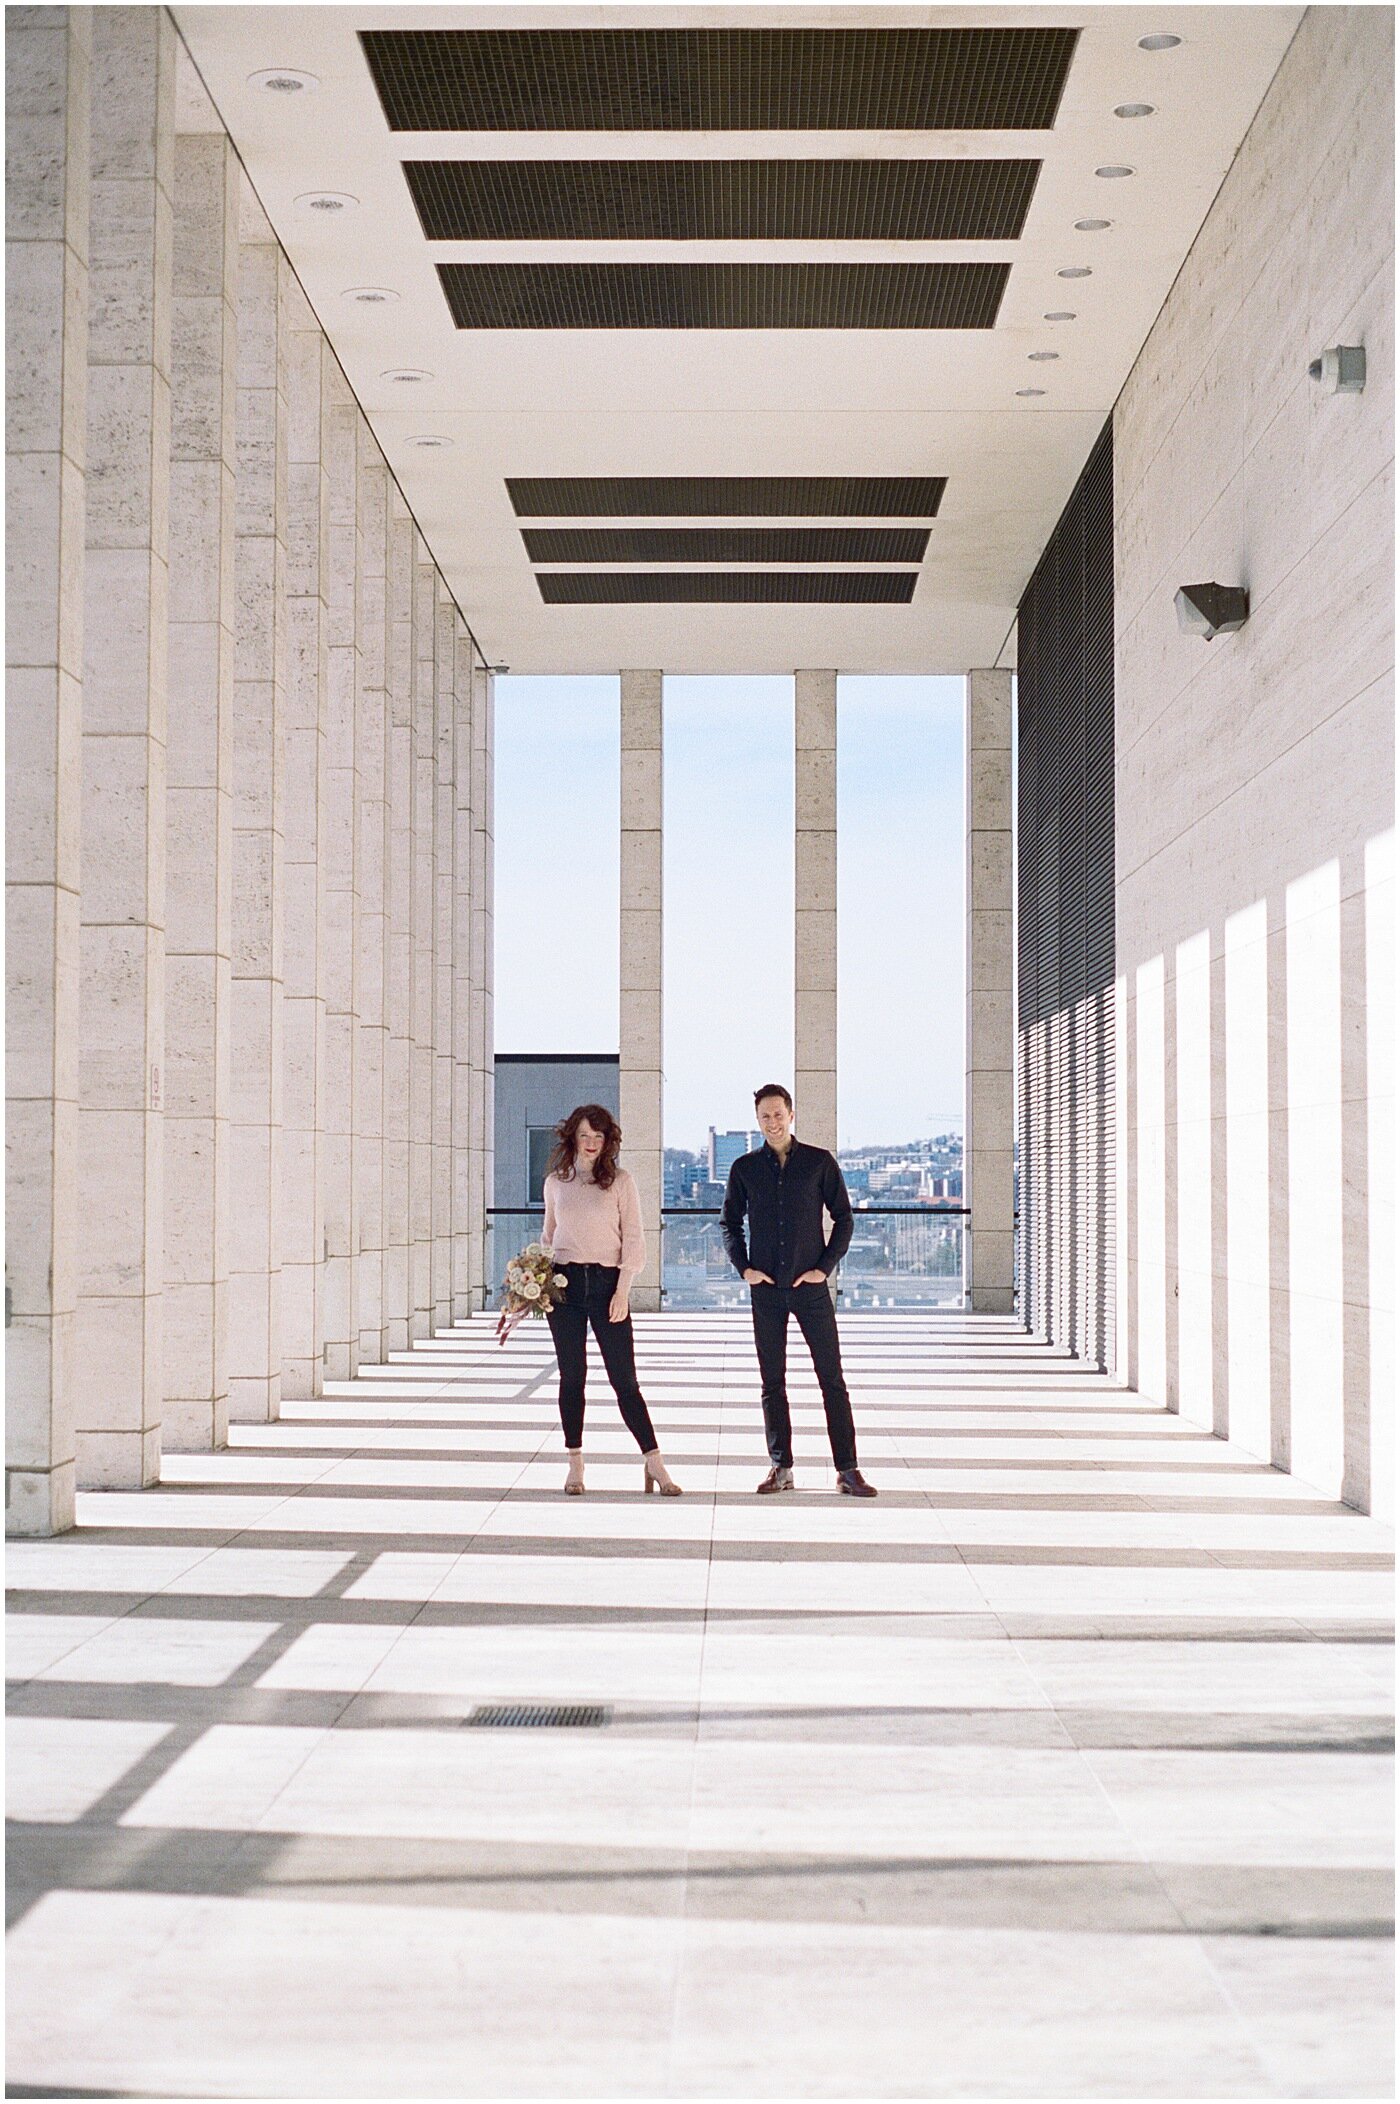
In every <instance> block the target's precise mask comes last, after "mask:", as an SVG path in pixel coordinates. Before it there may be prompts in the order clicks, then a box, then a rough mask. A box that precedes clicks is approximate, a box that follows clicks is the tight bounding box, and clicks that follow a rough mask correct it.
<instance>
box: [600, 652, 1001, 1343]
mask: <svg viewBox="0 0 1400 2104" xmlns="http://www.w3.org/2000/svg"><path fill="white" fill-rule="evenodd" d="M663 685H664V676H663V674H662V673H661V672H659V671H628V672H624V673H623V674H622V676H621V711H622V763H621V764H622V782H621V896H622V909H621V928H620V945H619V947H620V958H621V974H620V1004H619V1007H620V1055H619V1102H620V1112H619V1118H620V1123H621V1125H622V1130H623V1134H624V1142H623V1160H624V1161H625V1163H626V1165H627V1167H628V1168H629V1169H630V1170H631V1172H632V1174H633V1176H634V1177H635V1178H636V1181H637V1186H638V1196H639V1198H640V1201H641V1208H642V1221H643V1227H644V1231H645V1234H646V1239H647V1261H646V1270H645V1272H644V1274H643V1276H642V1278H641V1279H640V1280H639V1282H638V1284H637V1285H636V1286H635V1287H634V1288H633V1294H632V1298H633V1302H634V1305H635V1306H636V1307H637V1308H639V1309H642V1310H647V1309H655V1308H658V1307H660V1305H661V1291H660V1280H661V1265H662V1213H661V1193H662V1159H663V1157H662V1110H663V1093H664V1076H663V1059H662V1044H663V1031H662V931H663V914H662V840H663V765H662V751H663V746H662V740H663V704H662V689H663ZM793 701H794V865H795V866H794V876H795V885H794V902H795V913H794V947H795V955H794V977H793V985H794V1014H793V1040H794V1059H793V1095H794V1099H795V1102H796V1106H797V1121H798V1129H799V1131H800V1133H801V1135H802V1137H803V1139H804V1140H806V1141H808V1142H809V1143H811V1144H812V1145H814V1146H818V1147H828V1148H830V1149H831V1150H832V1151H833V1152H834V1151H835V1149H836V1140H837V1121H836V1093H837V998H836V996H837V933H836V930H837V888H836V873H837V812H836V736H837V674H836V673H835V672H834V671H830V670H801V671H798V672H797V673H796V674H795V675H794V696H793ZM1011 708H1012V676H1011V674H1010V672H1009V671H1003V670H985V671H976V672H972V673H970V674H969V675H968V679H967V708H966V738H965V752H966V800H965V813H966V842H967V865H966V915H967V929H966V963H967V996H966V1098H965V1123H964V1134H963V1192H964V1197H963V1203H964V1205H965V1206H966V1207H967V1208H968V1212H969V1216H970V1217H969V1219H968V1222H967V1228H966V1238H965V1242H964V1250H965V1258H964V1267H965V1279H966V1285H967V1295H968V1304H969V1306H970V1307H972V1308H974V1309H977V1310H980V1311H983V1312H986V1313H997V1314H1005V1313H1009V1312H1010V1311H1011V1309H1012V1307H1013V1303H1014V1230H1015V1171H1014V1142H1015V1049H1016V1046H1015V1017H1014V1013H1013V996H1012V987H1013V966H1014V955H1013V932H1012V927H1013V918H1012V883H1013V873H1012V846H1011V837H1012V836H1011V823H1012V782H1011Z"/></svg>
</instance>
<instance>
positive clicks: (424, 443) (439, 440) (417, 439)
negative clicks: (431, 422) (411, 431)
mask: <svg viewBox="0 0 1400 2104" xmlns="http://www.w3.org/2000/svg"><path fill="white" fill-rule="evenodd" d="M408 443H409V444H410V445H411V446H421V447H422V448H423V449H424V451H425V452H429V453H433V452H441V451H442V450H443V449H444V448H445V447H447V446H450V445H451V443H452V441H451V439H450V438H444V437H443V435H442V433H441V432H440V431H419V432H417V433H415V435H414V436H413V437H412V438H411V439H410V440H409V441H408Z"/></svg>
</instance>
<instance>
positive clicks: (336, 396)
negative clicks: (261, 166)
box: [322, 343, 360, 1381]
mask: <svg viewBox="0 0 1400 2104" xmlns="http://www.w3.org/2000/svg"><path fill="white" fill-rule="evenodd" d="M322 360H323V372H324V377H323V385H324V388H325V391H326V402H327V418H326V430H327V446H328V451H327V468H328V480H329V486H330V506H331V510H330V532H331V540H330V566H329V573H328V582H329V593H330V597H329V603H328V617H329V622H330V628H329V643H330V649H329V653H328V670H327V680H328V684H327V690H326V692H327V708H326V770H327V771H326V811H327V827H326V857H325V859H326V876H325V894H324V898H325V922H324V927H325V935H324V944H325V961H324V968H325V981H326V1109H325V1116H324V1118H323V1121H322V1122H323V1138H322V1145H323V1148H324V1161H325V1198H324V1203H325V1221H326V1240H325V1252H326V1261H325V1278H324V1286H323V1310H322V1334H323V1337H324V1343H325V1372H326V1377H327V1379H329V1380H333V1381H348V1380H350V1379H352V1378H353V1376H354V1374H355V1372H356V1369H357V1367H358V1365H359V1354H360V1323H359V1292H358V1272H359V1259H360V1223H359V1216H358V1211H357V1207H356V1190H355V1130H356V1126H357V1124H358V1119H359V1102H358V1087H357V1076H356V1049H357V1044H356V1040H357V1017H358V1012H359V985H358V975H357V963H358V958H357V946H358V932H359V931H358V921H357V907H356V898H355V835H356V827H357V822H358V818H359V802H360V792H359V780H358V776H357V774H356V769H355V704H356V696H357V694H358V692H359V684H360V667H359V628H358V609H357V606H356V596H355V595H356V585H357V579H358V572H359V503H358V473H357V462H356V436H355V434H356V426H357V424H358V423H359V418H360V411H359V406H358V404H357V403H356V401H355V398H354V396H353V395H352V394H351V392H350V388H349V385H348V384H347V382H346V379H345V375H344V374H343V373H342V372H341V370H340V366H339V365H338V363H337V362H336V360H335V357H334V355H333V354H332V352H331V349H330V346H329V344H324V343H323V345H322Z"/></svg>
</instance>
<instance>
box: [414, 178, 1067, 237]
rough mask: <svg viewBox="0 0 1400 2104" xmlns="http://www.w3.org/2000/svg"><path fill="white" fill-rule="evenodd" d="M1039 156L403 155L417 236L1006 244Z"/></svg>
mask: <svg viewBox="0 0 1400 2104" xmlns="http://www.w3.org/2000/svg"><path fill="white" fill-rule="evenodd" d="M1039 173H1040V163H1039V161H846V160H827V161H406V162H405V163H404V174H405V176H406V177H407V179H408V187H409V191H410V193H411V195H412V198H413V202H414V204H415V205H416V206H417V209H418V217H419V219H420V220H421V222H422V226H423V232H424V233H425V234H426V236H427V237H428V239H429V240H430V241H1014V240H1016V239H1017V238H1018V237H1019V235H1020V232H1021V229H1022V227H1023V226H1024V224H1025V219H1026V213H1027V211H1028V209H1029V207H1030V201H1031V196H1032V193H1033V191H1034V189H1035V184H1036V177H1037V176H1038V175H1039Z"/></svg>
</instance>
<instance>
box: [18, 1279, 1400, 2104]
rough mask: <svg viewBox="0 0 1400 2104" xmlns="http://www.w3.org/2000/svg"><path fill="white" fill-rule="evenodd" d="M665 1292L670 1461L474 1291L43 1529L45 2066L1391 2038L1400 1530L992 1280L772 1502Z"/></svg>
mask: <svg viewBox="0 0 1400 2104" xmlns="http://www.w3.org/2000/svg"><path fill="white" fill-rule="evenodd" d="M638 1327H639V1332H640V1345H641V1354H640V1355H641V1362H642V1370H643V1382H644V1386H645V1388H646V1390H647V1393H648V1395H649V1397H650V1399H651V1402H652V1406H653V1412H654V1415H655V1417H656V1420H657V1423H658V1428H659V1430H660V1433H661V1438H662V1443H663V1447H664V1450H665V1452H666V1454H667V1456H668V1459H669V1460H670V1463H671V1465H672V1467H673V1469H674V1471H675V1473H676V1476H677V1478H678V1479H679V1480H680V1481H681V1482H682V1483H683V1484H684V1485H685V1488H686V1491H687V1493H688V1495H687V1496H686V1497H685V1498H683V1499H681V1500H679V1501H675V1500H672V1501H665V1500H662V1499H659V1498H655V1497H652V1498H646V1499H643V1498H642V1497H641V1496H640V1495H638V1493H639V1490H640V1468H639V1465H638V1464H637V1462H636V1461H635V1460H634V1459H633V1458H632V1452H631V1448H630V1442H629V1440H628V1439H627V1436H626V1434H625V1432H624V1431H623V1428H622V1426H621V1423H620V1421H619V1419H618V1417H617V1415H616V1412H615V1410H614V1408H613V1406H612V1403H611V1399H610V1398H609V1397H608V1396H607V1393H606V1389H605V1388H603V1389H602V1392H601V1393H598V1392H597V1391H596V1388H595V1392H594V1395H593V1401H592V1405H591V1423H590V1430H589V1438H588V1451H589V1457H590V1458H589V1492H588V1495H587V1496H586V1497H585V1498H583V1499H565V1498H563V1497H562V1496H561V1495H560V1494H559V1493H560V1485H561V1483H562V1479H563V1464H562V1461H561V1459H560V1456H559V1451H558V1449H559V1436H558V1429H557V1423H556V1420H555V1416H554V1410H553V1403H552V1396H553V1380H552V1366H551V1360H550V1354H549V1345H548V1338H547V1336H545V1335H544V1333H543V1331H542V1330H541V1331H533V1332H526V1333H522V1334H517V1336H516V1337H515V1338H514V1339H512V1341H511V1344H510V1345H509V1347H508V1348H507V1350H506V1351H505V1352H500V1351H498V1350H497V1349H496V1348H495V1347H494V1345H493V1343H492V1332H491V1323H490V1321H489V1319H486V1320H481V1319H479V1320H477V1321H476V1322H474V1323H473V1324H471V1325H469V1326H468V1327H466V1328H464V1329H459V1330H458V1331H456V1332H454V1333H453V1334H452V1335H451V1336H450V1337H446V1338H440V1339H438V1340H436V1341H435V1342H434V1343H432V1344H429V1345H424V1346H422V1347H420V1348H419V1349H418V1350H416V1351H415V1352H414V1353H412V1354H411V1355H410V1356H408V1357H406V1358H404V1359H402V1360H400V1361H398V1362H396V1363H395V1364H393V1365H392V1366H390V1367H387V1368H383V1369H377V1370H373V1371H371V1372H370V1373H369V1374H368V1375H366V1376H364V1377H362V1378H361V1379H360V1380H359V1381H358V1382H355V1383H354V1384H348V1385H344V1386H340V1387H338V1388H336V1390H335V1391H334V1392H333V1393H332V1394H330V1395H328V1396H327V1397H326V1398H325V1399H324V1400H322V1401H318V1402H315V1403H298V1404H289V1405H288V1406H287V1408H286V1410H285V1413H284V1417H283V1420H282V1422H281V1423H280V1424H277V1425H272V1426H264V1427H240V1428H237V1429H236V1430H235V1434H234V1444H233V1446H232V1447H231V1449H230V1451H229V1452H227V1453H221V1454H217V1455H214V1456H210V1457H199V1458H196V1457H180V1456H175V1457H171V1458H170V1459H168V1460H167V1463H166V1466H165V1472H164V1481H163V1483H162V1486H161V1487H160V1489H159V1490H155V1491H151V1492H147V1493H145V1494H141V1495H128V1494H104V1495H88V1496H85V1497H84V1498H82V1499H81V1500H80V1518H81V1525H80V1527H79V1529H78V1530H77V1532H76V1533H74V1534H73V1535H71V1536H68V1537H66V1538H64V1539H62V1540H59V1541H55V1542H49V1543H29V1544H17V1545H12V1546H11V1549H10V1557H9V1577H10V1584H11V1587H12V1589H13V1590H12V1597H11V1606H12V1614H11V1620H10V1653H9V1659H10V1676H11V1683H12V1685H11V1696H10V1717H11V1721H10V1725H9V1733H10V1739H9V1747H10V1798H11V1807H10V1808H11V1814H12V1819H13V1822H14V1823H13V1825H12V1828H11V1845H10V1878H11V1904H10V1914H11V1923H12V1926H11V1930H10V2070H9V2071H10V2078H11V2082H12V2084H13V2085H15V2088H14V2089H12V2091H11V2093H12V2094H14V2093H16V2092H18V2093H20V2094H26V2093H27V2094H49V2095H64V2096H67V2095H72V2094H74V2093H75V2092H76V2093H79V2094H82V2093H87V2094H102V2095H113V2094H116V2095H135V2096H167V2097H169V2096H178V2097H235V2096H236V2097H242V2096H259V2097H342V2096H344V2097H396V2098H402V2097H438V2096H443V2097H452V2096H461V2097H482V2096H486V2097H624V2096H627V2097H631V2096H649V2097H672V2096H675V2097H703V2096H726V2097H728V2096H736V2095H737V2096H744V2097H812V2096H836V2097H857V2096H858V2097H883V2096H899V2097H968V2098H972V2097H987V2098H990V2097H1021V2098H1047V2097H1054V2098H1077V2097H1192V2098H1223V2097H1379V2096H1384V2095H1389V2094H1390V2093H1391V2072H1390V2065H1389V2018H1388V2009H1387V2003H1388V1996H1389V1984H1390V1967H1391V1945H1390V1943H1389V1941H1388V1940H1387V1939H1388V1937H1389V1933H1390V1929H1389V1919H1390V1888H1389V1878H1388V1871H1387V1864H1388V1861H1389V1848H1388V1833H1387V1829H1388V1826H1389V1821H1390V1812H1391V1786H1390V1774H1389V1770H1390V1762H1389V1759H1388V1748H1389V1745H1390V1724H1389V1715H1390V1680H1389V1664H1390V1657H1389V1650H1388V1639H1389V1614H1390V1577H1389V1555H1388V1550H1389V1540H1388V1538H1387V1537H1386V1535H1385V1534H1384V1532H1383V1530H1381V1529H1380V1528H1379V1527H1377V1526H1376V1525H1374V1524H1373V1523H1372V1522H1370V1521H1369V1520H1366V1519H1364V1518H1361V1517H1359V1516H1358V1515H1356V1514H1355V1513H1351V1512H1348V1511H1346V1510H1345V1509H1344V1508H1343V1507H1341V1506H1338V1505H1333V1504H1329V1503H1327V1502H1325V1501H1323V1500H1322V1499H1320V1498H1318V1497H1317V1496H1316V1495H1315V1494H1313V1493H1311V1492H1310V1491H1309V1490H1308V1489H1307V1488H1306V1487H1305V1486H1302V1485H1300V1484H1298V1483H1295V1482H1293V1481H1291V1480H1290V1479H1289V1478H1288V1477H1285V1476H1281V1475H1277V1474H1275V1473H1273V1472H1272V1471H1271V1470H1269V1469H1268V1468H1266V1467H1264V1466H1263V1465H1261V1464H1260V1463H1258V1462H1257V1461H1254V1460H1251V1459H1249V1458H1248V1457H1247V1456H1245V1455H1243V1454H1241V1453H1239V1452H1237V1451H1236V1450H1234V1449H1232V1448H1231V1447H1229V1446H1226V1445H1224V1444H1222V1443H1221V1442H1219V1441H1217V1440H1213V1439H1211V1438H1209V1437H1208V1436H1207V1435H1206V1434H1204V1433H1202V1432H1201V1431H1200V1430H1198V1429H1197V1428H1195V1427H1193V1426H1191V1425H1189V1424H1185V1423H1183V1422H1182V1421H1181V1420H1179V1419H1177V1418H1173V1417H1169V1416H1167V1415H1166V1414H1164V1413H1163V1412H1162V1411H1160V1410H1158V1409H1156V1408H1154V1407H1152V1406H1150V1405H1148V1404H1145V1403H1143V1402H1142V1401H1141V1400H1140V1399H1139V1398H1137V1397H1135V1396H1132V1395H1127V1394H1124V1393H1123V1392H1121V1391H1118V1390H1115V1389H1113V1388H1112V1387H1111V1386H1110V1385H1109V1384H1108V1383H1107V1382H1105V1381H1103V1380H1101V1379H1095V1378H1093V1377H1091V1376H1087V1375H1085V1374H1084V1373H1083V1372H1081V1371H1079V1370H1077V1369H1075V1368H1074V1367H1073V1366H1072V1365H1070V1364H1069V1363H1067V1362H1066V1361H1065V1360H1063V1359H1060V1358H1056V1357H1055V1356H1053V1355H1051V1354H1049V1353H1047V1352H1046V1351H1045V1350H1043V1349H1041V1348H1038V1347H1036V1346H1034V1345H1032V1344H1030V1343H1029V1342H1028V1341H1026V1340H1025V1339H1024V1338H1022V1337H1021V1336H1020V1335H1019V1333H1018V1332H1016V1331H1015V1330H1014V1329H1013V1328H1012V1327H1011V1326H1010V1325H1009V1324H1008V1323H1006V1322H1004V1321H997V1320H995V1319H990V1318H986V1319H977V1318H970V1317H946V1318H942V1319H934V1318H928V1319H922V1320H921V1319H915V1318H904V1317H901V1316H896V1315H883V1316H865V1317H853V1318H849V1319H846V1320H844V1321H843V1334H844V1337H845V1343H846V1355H847V1365H848V1370H849V1373H850V1376H851V1383H852V1388H853V1391H854V1394H855V1398H856V1411H857V1426H858V1430H859V1434H860V1446H861V1459H862V1463H863V1465H864V1467H865V1469H866V1472H867V1473H868V1475H869V1476H870V1477H871V1479H872V1480H873V1481H874V1482H875V1483H877V1484H878V1485H879V1488H880V1491H881V1496H880V1499H879V1501H878V1503H874V1504H866V1505H862V1504H857V1503H854V1502H852V1501H850V1500H847V1499H838V1498H836V1497H835V1496H833V1495H832V1494H831V1492H832V1487H833V1478H832V1476H831V1473H830V1468H829V1457H828V1456H827V1454H826V1450H825V1440H824V1437H823V1436H822V1433H821V1429H820V1426H821V1419H820V1411H819V1408H818V1407H817V1397H816V1393H815V1389H814V1387H813V1385H812V1383H811V1381H810V1378H809V1377H804V1375H803V1374H802V1373H801V1372H799V1373H798V1376H797V1381H796V1384H795V1386H796V1393H797V1395H798V1399H799V1402H800V1407H799V1408H798V1410H797V1411H796V1413H795V1415H796V1420H797V1429H798V1482H799V1491H798V1494H797V1495H796V1496H794V1497H792V1498H788V1499H782V1500H771V1501H770V1500H763V1501H759V1500H756V1499H755V1498H754V1497H753V1495H752V1491H753V1485H754V1484H755V1482H756V1481H757V1480H758V1477H759V1476H760V1474H761V1473H762V1470H763V1468H764V1466H765V1465H766V1464H765V1459H764V1454H763V1442H762V1428H761V1422H760V1417H759V1411H758V1404H757V1387H756V1382H755V1378H754V1369H753V1364H752V1358H751V1348H750V1344H749V1339H748V1336H747V1334H746V1330H745V1326H744V1323H743V1321H742V1319H741V1318H737V1317H729V1316H712V1317H684V1316H665V1317H651V1318H642V1319H641V1321H640V1322H639V1326H638ZM794 1357H795V1359H797V1358H799V1357H802V1358H803V1363H804V1364H805V1356H804V1355H801V1354H800V1353H798V1352H797V1351H796V1349H795V1352H794ZM598 1379H599V1377H598V1376H596V1375H595V1381H597V1380H598ZM502 1699H522V1700H532V1701H535V1700H538V1701H600V1702H603V1703H607V1704H610V1705H611V1706H612V1721H611V1723H610V1725H608V1726H607V1727H606V1728H605V1729H601V1730H575V1731H549V1730H534V1731H520V1730H515V1731H509V1730H500V1731H493V1730H481V1729H479V1728H472V1727H464V1724H463V1720H464V1718H465V1717H466V1716H467V1714H468V1712H469V1711H470V1710H471V1708H472V1706H473V1705H474V1704H477V1703H483V1702H491V1701H498V1700H502Z"/></svg>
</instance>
